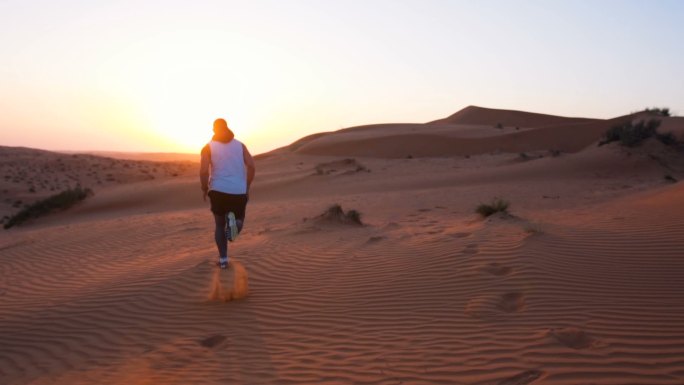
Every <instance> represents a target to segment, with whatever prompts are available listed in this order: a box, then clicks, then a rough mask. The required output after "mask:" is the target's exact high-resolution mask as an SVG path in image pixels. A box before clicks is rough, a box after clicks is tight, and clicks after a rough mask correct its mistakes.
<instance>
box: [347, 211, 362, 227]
mask: <svg viewBox="0 0 684 385" xmlns="http://www.w3.org/2000/svg"><path fill="white" fill-rule="evenodd" d="M347 219H348V220H349V221H350V222H352V223H355V224H357V225H362V224H363V222H361V213H360V212H358V211H356V210H349V211H347Z"/></svg>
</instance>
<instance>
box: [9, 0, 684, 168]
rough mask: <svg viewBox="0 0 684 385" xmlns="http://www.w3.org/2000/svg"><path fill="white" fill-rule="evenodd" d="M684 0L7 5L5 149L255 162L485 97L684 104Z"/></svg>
mask: <svg viewBox="0 0 684 385" xmlns="http://www.w3.org/2000/svg"><path fill="white" fill-rule="evenodd" d="M682 20H684V1H677V0H672V1H665V0H650V1H649V0H643V1H631V0H622V1H611V0H590V1H585V0H569V1H554V0H516V1H508V0H506V1H495V0H479V1H469V0H464V1H457V0H453V1H448V0H415V1H408V0H406V1H404V0H345V1H332V0H291V1H280V0H253V1H244V0H242V1H233V0H221V1H218V0H217V1H202V0H195V1H174V0H165V1H145V0H134V1H129V0H121V1H92V0H88V1H73V0H61V1H54V0H51V1H37V0H20V1H14V0H9V1H8V0H0V145H5V146H25V147H34V148H43V149H48V150H72V151H95V150H109V151H136V152H137V151H145V152H197V151H199V150H200V148H201V147H202V146H203V145H204V144H205V143H206V142H207V141H208V140H210V138H211V128H212V122H213V120H214V119H216V118H218V117H223V118H225V119H226V120H227V121H228V123H229V125H230V127H231V128H232V129H233V131H235V133H236V135H237V137H238V138H239V139H240V140H241V141H242V142H244V143H245V144H246V145H247V146H248V147H249V148H250V150H251V152H252V153H253V154H258V153H262V152H266V151H269V150H271V149H274V148H277V147H280V146H284V145H287V144H289V143H291V142H293V141H295V140H297V139H299V138H301V137H303V136H305V135H308V134H311V133H316V132H322V131H333V130H337V129H340V128H344V127H350V126H356V125H363V124H374V123H387V122H427V121H431V120H435V119H439V118H443V117H446V116H448V115H451V114H452V113H454V112H456V111H458V110H460V109H462V108H464V107H466V106H469V105H478V106H483V107H490V108H504V109H516V110H525V111H532V112H541V113H549V114H555V115H563V116H584V117H595V118H610V117H615V116H619V115H624V114H628V113H630V112H634V111H637V110H641V109H643V108H645V107H669V108H670V109H671V110H672V111H673V112H674V113H675V114H679V115H682V114H684V50H682V49H681V46H682V42H681V40H682V38H684V23H683V22H682Z"/></svg>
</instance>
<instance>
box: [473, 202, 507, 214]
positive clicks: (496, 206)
mask: <svg viewBox="0 0 684 385" xmlns="http://www.w3.org/2000/svg"><path fill="white" fill-rule="evenodd" d="M508 206H509V203H508V202H507V201H505V200H503V199H501V198H494V199H493V200H492V202H491V203H489V204H484V203H483V204H480V205H479V206H477V208H476V209H475V212H477V213H478V214H480V215H482V216H483V217H485V218H486V217H488V216H490V215H492V214H496V213H499V212H501V213H507V212H508Z"/></svg>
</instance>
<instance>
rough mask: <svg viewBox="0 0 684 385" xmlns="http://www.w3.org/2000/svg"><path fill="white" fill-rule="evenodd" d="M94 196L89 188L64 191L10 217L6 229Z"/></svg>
mask: <svg viewBox="0 0 684 385" xmlns="http://www.w3.org/2000/svg"><path fill="white" fill-rule="evenodd" d="M92 194H93V192H92V190H90V189H89V188H85V189H84V188H81V187H76V188H74V189H69V190H65V191H62V192H61V193H59V194H55V195H52V196H50V197H48V198H46V199H43V200H40V201H38V202H35V203H33V204H32V205H29V206H27V207H26V208H24V209H22V210H21V211H19V212H18V213H16V214H15V215H13V216H12V217H10V218H9V220H8V221H7V223H5V225H4V227H5V229H9V228H10V227H12V226H15V225H18V224H21V223H23V222H25V221H27V220H29V219H33V218H38V217H42V216H44V215H47V214H50V213H52V212H55V211H61V210H66V209H68V208H69V207H71V206H73V205H75V204H76V203H78V202H80V201H82V200H84V199H86V198H87V197H88V196H90V195H92Z"/></svg>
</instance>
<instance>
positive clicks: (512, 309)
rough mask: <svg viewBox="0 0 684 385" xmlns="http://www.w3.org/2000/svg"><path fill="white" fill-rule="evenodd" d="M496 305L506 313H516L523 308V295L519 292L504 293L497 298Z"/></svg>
mask: <svg viewBox="0 0 684 385" xmlns="http://www.w3.org/2000/svg"><path fill="white" fill-rule="evenodd" d="M498 307H499V309H501V310H503V311H505V312H506V313H518V312H520V311H522V310H523V309H524V308H525V296H524V295H523V294H522V293H519V292H511V293H506V294H504V295H502V296H501V298H500V299H499V304H498Z"/></svg>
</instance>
